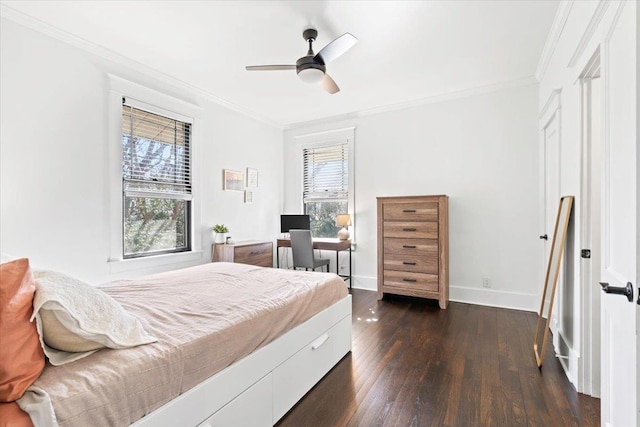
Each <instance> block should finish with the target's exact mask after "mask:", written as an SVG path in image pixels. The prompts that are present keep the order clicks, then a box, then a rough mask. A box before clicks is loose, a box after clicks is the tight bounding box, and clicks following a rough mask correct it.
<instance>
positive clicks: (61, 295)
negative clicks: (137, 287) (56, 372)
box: [31, 270, 157, 366]
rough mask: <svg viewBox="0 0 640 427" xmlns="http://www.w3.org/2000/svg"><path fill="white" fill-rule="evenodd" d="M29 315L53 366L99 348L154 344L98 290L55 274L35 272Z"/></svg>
mask: <svg viewBox="0 0 640 427" xmlns="http://www.w3.org/2000/svg"><path fill="white" fill-rule="evenodd" d="M33 275H34V277H35V281H36V293H35V296H34V299H33V316H32V317H31V319H32V320H33V318H34V317H35V318H36V320H37V326H38V333H39V334H40V343H41V344H42V348H43V349H44V353H45V354H46V355H47V357H48V358H49V361H50V362H51V364H52V365H56V366H57V365H63V364H65V363H69V362H72V361H74V360H78V359H81V358H83V357H86V356H89V355H90V354H92V353H94V352H96V351H97V350H98V349H100V348H103V347H109V348H127V347H135V346H138V345H142V344H149V343H152V342H155V341H157V340H156V339H155V338H154V337H152V336H150V335H149V334H148V333H147V332H146V331H145V330H144V329H143V327H142V324H141V323H140V321H139V320H138V319H136V318H135V317H134V316H132V315H130V314H129V313H127V312H126V311H125V310H124V308H122V306H121V305H120V304H118V303H117V302H116V301H115V300H114V299H113V298H111V297H110V296H109V295H107V294H105V293H104V292H103V291H101V290H100V289H98V288H96V287H94V286H91V285H89V284H87V283H84V282H82V281H80V280H78V279H75V278H73V277H69V276H67V275H65V274H62V273H57V272H54V271H46V270H40V271H35V272H34V274H33Z"/></svg>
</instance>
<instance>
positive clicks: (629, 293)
mask: <svg viewBox="0 0 640 427" xmlns="http://www.w3.org/2000/svg"><path fill="white" fill-rule="evenodd" d="M600 286H602V291H603V292H606V293H608V294H615V295H624V296H626V297H627V299H628V300H629V302H633V285H632V284H631V282H628V283H627V286H625V287H624V288H623V287H621V286H620V287H616V286H609V284H608V283H607V282H600Z"/></svg>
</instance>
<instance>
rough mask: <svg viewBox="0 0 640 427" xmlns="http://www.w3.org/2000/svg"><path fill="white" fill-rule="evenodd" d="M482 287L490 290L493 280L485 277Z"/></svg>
mask: <svg viewBox="0 0 640 427" xmlns="http://www.w3.org/2000/svg"><path fill="white" fill-rule="evenodd" d="M482 287H483V288H490V287H491V279H489V278H488V277H483V278H482Z"/></svg>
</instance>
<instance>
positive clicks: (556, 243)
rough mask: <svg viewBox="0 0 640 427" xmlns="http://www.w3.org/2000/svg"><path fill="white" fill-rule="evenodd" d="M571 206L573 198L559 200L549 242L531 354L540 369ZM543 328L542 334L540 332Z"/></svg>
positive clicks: (565, 197) (547, 337)
mask: <svg viewBox="0 0 640 427" xmlns="http://www.w3.org/2000/svg"><path fill="white" fill-rule="evenodd" d="M572 206H573V196H564V197H562V198H561V199H560V205H559V206H558V214H557V216H556V226H555V229H554V231H553V241H552V242H551V251H550V252H549V263H548V264H547V274H546V276H545V279H544V290H543V291H542V302H541V303H540V311H539V312H538V323H537V324H536V336H535V338H534V340H533V353H534V354H535V356H536V363H537V364H538V368H542V361H543V360H544V353H545V351H546V349H547V340H548V339H549V323H550V322H551V311H552V310H553V299H554V297H555V294H556V287H557V285H558V275H559V273H560V266H561V263H562V255H563V253H564V245H565V242H566V240H567V228H568V226H569V219H570V218H571V208H572ZM550 284H551V294H550V299H549V310H548V312H547V321H546V322H544V323H543V320H544V318H543V315H544V301H545V299H546V297H547V291H548V290H549V288H550V286H549V285H550ZM542 327H544V332H543V330H542ZM540 334H544V336H543V338H542V351H540V352H539V351H538V339H539V338H540Z"/></svg>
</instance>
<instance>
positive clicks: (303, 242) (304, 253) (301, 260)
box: [289, 230, 329, 273]
mask: <svg viewBox="0 0 640 427" xmlns="http://www.w3.org/2000/svg"><path fill="white" fill-rule="evenodd" d="M289 234H290V236H291V254H292V256H293V269H294V270H295V269H296V268H304V269H305V270H309V269H312V270H315V269H316V268H318V267H322V266H324V265H326V266H327V273H328V272H329V259H328V258H316V257H315V254H314V252H313V240H311V231H309V230H289Z"/></svg>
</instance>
